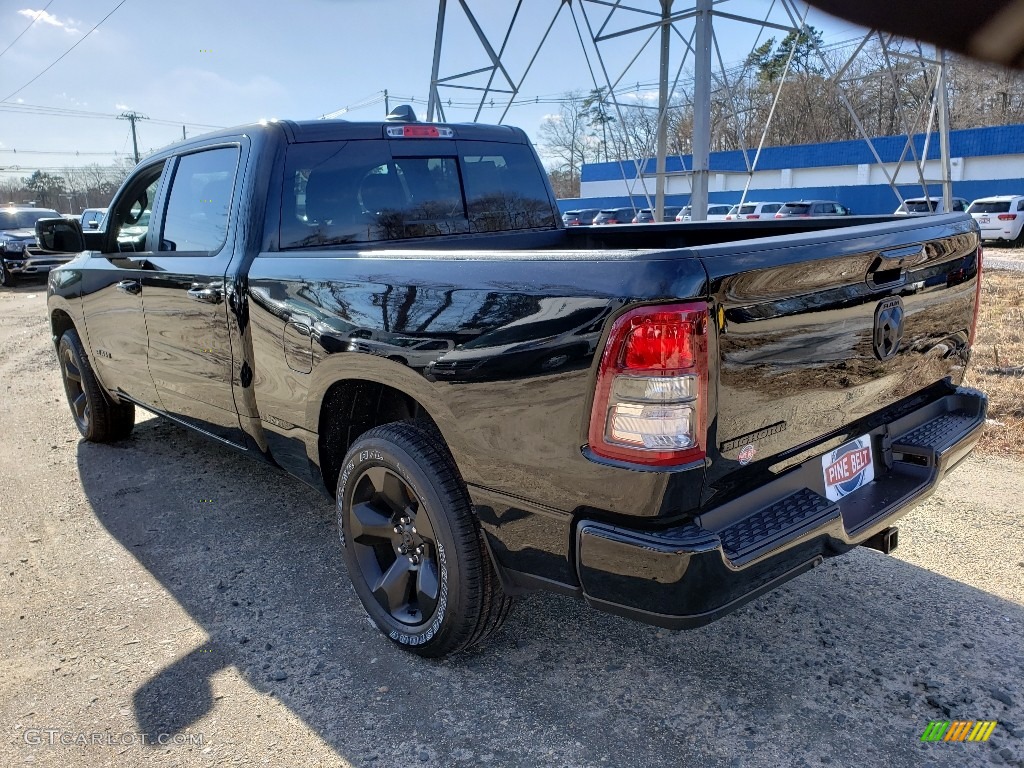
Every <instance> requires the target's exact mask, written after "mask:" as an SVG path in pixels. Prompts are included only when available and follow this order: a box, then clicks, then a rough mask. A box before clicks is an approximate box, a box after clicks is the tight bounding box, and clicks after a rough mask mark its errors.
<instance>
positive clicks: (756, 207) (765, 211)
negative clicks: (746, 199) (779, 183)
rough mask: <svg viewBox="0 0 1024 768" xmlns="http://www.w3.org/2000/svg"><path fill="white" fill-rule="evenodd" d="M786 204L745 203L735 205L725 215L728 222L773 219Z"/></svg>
mask: <svg viewBox="0 0 1024 768" xmlns="http://www.w3.org/2000/svg"><path fill="white" fill-rule="evenodd" d="M784 205H785V203H744V204H743V205H734V206H733V207H732V208H730V209H729V213H727V214H726V215H725V220H726V221H753V220H755V219H772V218H775V214H776V213H777V212H778V210H779V208H781V207H782V206H784Z"/></svg>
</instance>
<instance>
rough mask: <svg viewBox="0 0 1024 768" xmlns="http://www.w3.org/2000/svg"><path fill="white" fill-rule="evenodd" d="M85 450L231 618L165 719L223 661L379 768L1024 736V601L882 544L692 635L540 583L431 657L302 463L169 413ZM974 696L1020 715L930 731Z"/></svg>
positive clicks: (203, 690)
mask: <svg viewBox="0 0 1024 768" xmlns="http://www.w3.org/2000/svg"><path fill="white" fill-rule="evenodd" d="M78 465H79V470H80V474H81V479H82V484H83V487H84V489H85V492H86V494H87V496H88V499H89V501H90V503H91V504H92V507H93V510H94V512H95V514H96V515H97V517H98V518H99V520H100V521H101V522H102V523H103V525H104V526H105V527H106V528H107V530H109V532H110V533H111V534H112V535H113V536H114V537H115V538H116V539H117V540H118V541H119V542H120V543H121V544H122V545H123V546H124V547H125V548H127V549H128V550H129V551H130V552H132V553H133V554H134V556H135V557H136V558H137V559H138V560H139V562H140V563H141V564H142V565H143V566H144V567H145V568H146V569H147V570H148V571H149V572H150V573H152V574H153V575H154V576H155V577H156V578H157V579H158V580H159V582H160V583H161V584H162V585H163V587H164V588H165V589H166V590H168V591H169V592H170V593H171V594H172V595H173V597H174V598H175V599H176V600H177V601H178V603H180V605H181V606H182V607H183V608H184V610H185V611H187V612H188V613H189V614H190V615H191V616H192V617H193V618H194V620H195V621H196V622H198V623H199V624H200V625H201V626H202V627H203V629H204V630H205V632H206V633H207V634H208V636H209V641H208V642H207V643H206V644H205V645H204V646H203V647H201V648H196V649H194V650H193V651H192V652H191V653H189V654H187V655H185V656H184V657H182V658H180V659H179V660H177V661H176V662H174V663H173V664H171V665H170V666H168V667H167V668H165V669H163V670H162V671H161V672H160V673H158V674H157V675H156V676H155V677H153V678H152V679H150V680H149V681H147V682H146V683H145V684H143V685H142V686H141V687H140V688H139V689H138V690H136V691H135V692H134V705H135V716H136V718H137V720H138V723H139V726H140V728H141V729H142V730H144V731H148V732H150V733H161V732H170V733H173V732H178V731H183V730H184V729H187V728H189V727H190V726H191V725H192V724H194V723H196V722H197V721H198V720H199V719H200V718H202V717H204V716H205V715H207V714H208V713H209V712H210V711H211V708H213V707H214V706H215V702H214V700H213V697H212V695H211V686H210V678H211V676H212V675H214V674H215V673H216V672H217V671H218V670H221V669H224V668H226V667H229V666H233V667H236V668H237V669H238V670H240V671H241V673H242V674H243V675H244V677H245V678H246V680H247V681H248V682H249V683H250V684H251V685H252V686H253V687H254V688H255V689H257V690H259V691H262V692H273V694H274V695H275V696H277V697H278V698H279V699H280V700H281V701H282V702H283V703H284V704H285V705H286V706H287V707H289V708H290V709H291V710H292V711H293V712H294V713H295V714H297V715H298V716H299V717H301V718H302V719H303V720H304V721H305V722H306V723H307V724H308V725H309V726H310V727H311V728H312V729H314V730H315V731H316V732H317V733H318V734H319V736H320V737H321V738H323V739H324V740H325V741H326V742H327V743H328V744H330V745H331V746H332V748H333V749H334V750H335V751H336V752H337V753H338V754H339V755H341V756H342V757H343V758H345V759H346V760H348V761H349V762H350V763H352V764H353V765H357V766H363V765H372V764H389V763H394V764H403V765H404V764H417V760H418V761H422V763H423V764H428V763H429V764H431V765H445V766H448V765H459V764H466V765H469V764H473V765H475V764H478V763H481V762H490V763H491V764H493V765H500V766H514V765H524V766H534V765H544V766H547V765H551V766H556V765H557V766H573V765H586V766H590V765H611V766H616V767H617V768H619V767H621V766H631V765H643V766H645V768H653V767H654V766H680V765H690V764H699V765H708V766H714V765H725V766H734V765H747V764H751V765H753V764H758V765H814V766H817V765H855V764H856V765H868V764H882V763H883V762H885V763H887V764H891V765H918V764H922V763H924V764H935V765H945V764H949V765H964V764H971V763H974V762H976V761H978V762H987V761H988V760H989V759H990V758H991V759H995V760H997V761H999V762H1002V760H1003V758H1001V757H999V756H998V753H997V750H998V749H999V748H1006V746H1010V747H1012V750H1013V758H1012V760H1013V761H1016V760H1017V759H1019V758H1022V757H1024V753H1022V752H1021V750H1020V743H1019V739H1016V738H1015V737H1014V736H1013V729H1015V728H1017V726H1018V724H1019V725H1024V717H1022V716H1021V705H1022V702H1021V695H1020V693H1019V691H1020V684H1019V682H1014V681H1015V680H1016V681H1019V680H1020V679H1021V678H1022V677H1024V672H1022V668H1021V664H1022V662H1021V660H1022V659H1024V643H1022V640H1021V636H1022V635H1024V609H1022V608H1021V606H1019V605H1016V604H1014V603H1010V602H1007V601H1004V600H1001V599H998V598H996V597H993V596H991V595H989V594H987V593H985V592H982V591H979V590H977V589H974V588H972V587H969V586H966V585H964V584H962V583H959V582H956V581H952V580H950V579H947V578H945V577H943V576H941V575H938V574H936V573H932V572H930V571H926V570H923V569H920V568H917V567H915V566H912V565H909V564H907V563H904V562H901V561H900V560H897V559H895V558H887V557H885V556H883V555H880V554H878V553H876V552H869V551H866V550H859V551H857V552H854V553H852V554H851V555H848V556H846V557H844V558H839V559H837V560H831V561H828V562H827V563H826V564H825V565H824V566H822V567H821V568H819V569H817V570H815V571H813V572H811V573H809V574H806V575H804V576H802V577H800V578H799V579H797V580H796V581H794V582H791V583H790V584H789V585H787V586H786V587H785V588H783V589H781V590H778V591H776V592H774V593H772V594H770V595H768V596H766V597H764V598H762V599H760V600H758V601H756V602H754V603H752V604H750V605H749V606H747V607H745V608H743V609H742V610H740V611H739V612H737V613H735V614H733V615H731V616H729V617H727V618H725V619H723V620H721V621H719V622H717V623H715V624H713V625H711V626H709V627H705V628H702V629H699V630H693V631H690V632H684V633H672V632H665V631H661V630H657V629H654V628H651V627H646V626H642V625H640V624H636V623H632V622H630V621H626V620H623V619H618V618H614V617H611V616H607V615H604V614H601V613H597V612H594V611H591V610H590V609H588V608H586V607H585V606H584V605H582V604H581V603H579V602H576V601H573V600H571V599H569V598H563V597H559V596H554V595H532V596H529V597H527V598H525V599H523V600H522V601H521V602H520V603H519V605H518V607H517V609H516V610H515V611H514V612H513V614H512V617H511V618H510V620H509V622H508V624H507V625H506V627H505V629H504V630H503V631H502V632H501V633H500V634H499V635H498V636H497V638H496V639H495V640H494V641H493V642H492V643H491V644H490V645H488V646H486V647H484V648H481V649H478V650H475V651H473V652H471V653H468V654H465V655H462V656H461V657H458V658H455V659H451V660H446V661H441V662H431V661H425V660H421V659H418V658H416V657H412V656H410V655H407V654H405V653H403V652H402V651H399V650H397V649H395V648H394V647H393V646H392V645H391V644H390V643H389V642H388V641H386V640H385V639H384V638H382V637H380V636H379V635H378V633H377V631H376V629H375V628H373V627H372V626H370V625H369V620H368V619H367V618H366V616H365V614H364V613H363V611H362V609H361V607H360V606H359V603H358V600H357V599H356V597H355V595H354V593H353V591H352V590H351V588H350V587H349V585H348V581H347V576H346V573H345V570H344V566H343V565H342V563H341V558H340V553H339V545H338V544H337V541H336V531H335V527H334V521H333V507H332V505H331V504H330V502H329V501H326V500H325V499H324V498H323V497H321V496H318V495H317V494H316V493H315V492H313V491H312V490H309V489H308V488H306V487H305V486H303V485H302V484H301V483H299V482H297V481H295V480H294V479H292V478H289V477H288V476H286V475H285V474H283V473H281V472H279V471H277V470H271V469H269V468H268V467H266V466H265V465H262V464H260V463H257V462H252V461H249V460H248V459H246V458H245V457H242V456H238V455H236V454H232V453H227V452H224V451H223V450H222V449H221V448H219V447H218V446H214V445H212V444H207V443H206V442H204V441H202V440H201V439H199V438H196V437H193V436H191V435H189V434H186V433H185V432H184V431H182V430H180V429H179V428H178V427H175V426H173V425H170V424H168V423H167V422H164V421H160V420H149V421H146V422H143V423H142V424H140V425H139V426H138V428H137V430H136V433H135V435H134V436H133V437H132V439H131V440H129V441H127V442H124V443H120V444H117V445H113V446H99V445H92V444H87V443H81V444H80V445H79V448H78ZM131 620H138V621H144V620H145V617H143V616H139V617H133V616H130V615H129V616H126V617H125V621H131ZM1010 690H1013V691H1015V692H1014V694H1013V696H1014V697H1015V698H1012V697H1010V696H1008V695H1006V692H1007V691H1010ZM997 692H1001V693H1002V694H1003V696H1005V700H1003V699H1000V698H999V695H998V694H997ZM956 718H962V719H995V720H999V721H1000V722H1001V723H1008V725H1005V726H1003V725H1001V727H1000V729H997V734H996V736H994V737H993V742H992V743H991V744H979V745H955V746H957V747H958V748H959V749H957V750H955V751H954V750H952V749H947V748H945V747H949V746H950V745H932V744H922V743H921V742H920V741H919V736H920V734H921V732H922V731H923V730H924V728H925V726H926V725H927V723H928V721H929V720H932V719H956ZM1008 729H1009V730H1008ZM1017 733H1018V734H1019V733H1021V732H1020V731H1017ZM378 761H379V763H378ZM396 761H397V762H396Z"/></svg>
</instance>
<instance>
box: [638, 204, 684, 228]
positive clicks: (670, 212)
mask: <svg viewBox="0 0 1024 768" xmlns="http://www.w3.org/2000/svg"><path fill="white" fill-rule="evenodd" d="M681 210H683V207H682V206H681V205H666V206H665V212H664V214H663V215H662V217H661V220H662V221H675V220H676V215H677V214H678V213H679V212H680V211H681ZM633 223H634V224H653V223H654V209H652V208H641V209H640V210H639V211H637V212H636V216H634V217H633Z"/></svg>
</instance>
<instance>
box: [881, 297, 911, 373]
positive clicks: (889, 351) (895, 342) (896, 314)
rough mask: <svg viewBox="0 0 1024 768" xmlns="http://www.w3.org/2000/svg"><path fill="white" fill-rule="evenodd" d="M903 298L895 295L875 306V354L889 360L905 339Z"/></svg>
mask: <svg viewBox="0 0 1024 768" xmlns="http://www.w3.org/2000/svg"><path fill="white" fill-rule="evenodd" d="M905 314H906V313H905V312H904V311H903V299H901V298H900V297H899V296H893V297H892V298H889V299H886V300H885V301H882V302H879V304H878V306H877V307H875V355H876V356H877V357H878V359H879V360H888V359H889V358H890V357H892V356H893V355H895V354H896V350H897V349H899V346H900V341H901V340H902V339H903V318H904V316H905Z"/></svg>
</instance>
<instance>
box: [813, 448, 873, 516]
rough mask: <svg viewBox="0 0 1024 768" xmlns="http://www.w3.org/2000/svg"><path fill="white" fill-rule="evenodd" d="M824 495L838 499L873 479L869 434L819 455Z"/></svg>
mask: <svg viewBox="0 0 1024 768" xmlns="http://www.w3.org/2000/svg"><path fill="white" fill-rule="evenodd" d="M821 471H822V475H823V476H824V478H825V496H827V497H828V500H829V501H839V500H840V499H841V498H843V497H844V496H848V495H849V494H851V493H853V492H854V491H856V490H857V489H858V488H863V487H864V486H865V485H867V484H868V483H870V482H871V481H872V480H874V479H875V463H874V459H873V456H872V453H871V435H863V436H862V437H858V438H857V439H856V440H851V441H850V442H848V443H846V444H845V445H841V446H840V447H838V448H836V449H835V450H834V451H829V452H828V453H826V454H825V455H824V456H822V457H821Z"/></svg>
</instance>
